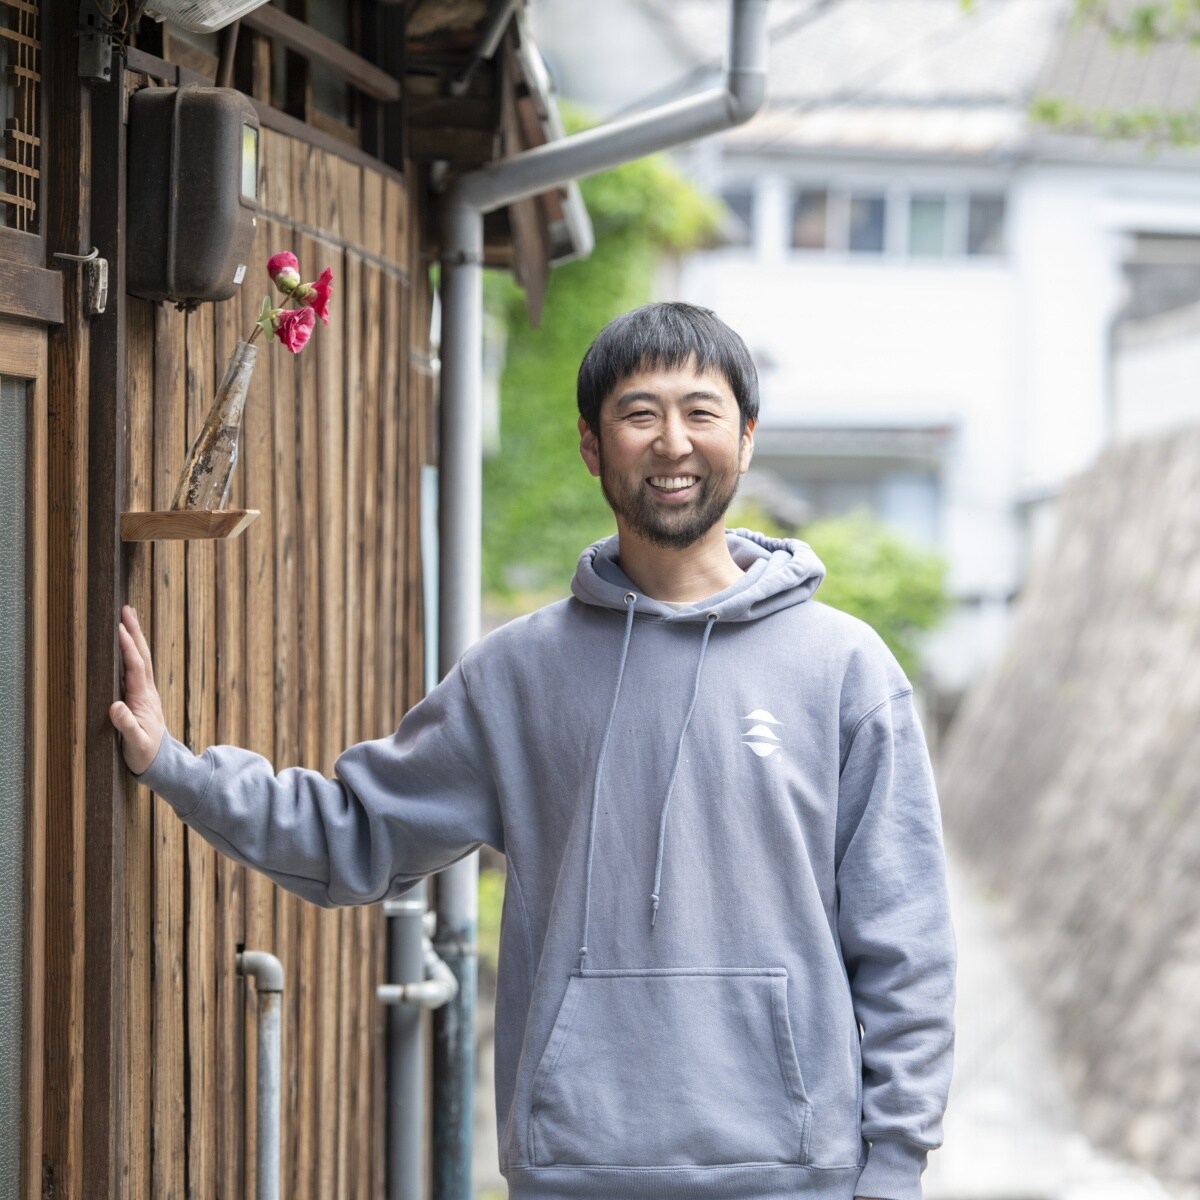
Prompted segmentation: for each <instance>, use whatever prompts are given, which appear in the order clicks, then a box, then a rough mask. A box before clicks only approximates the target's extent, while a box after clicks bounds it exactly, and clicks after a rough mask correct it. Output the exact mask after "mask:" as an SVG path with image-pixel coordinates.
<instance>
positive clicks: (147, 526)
mask: <svg viewBox="0 0 1200 1200" xmlns="http://www.w3.org/2000/svg"><path fill="white" fill-rule="evenodd" d="M258 517H259V510H258V509H257V508H229V509H220V510H218V511H217V512H202V511H200V510H198V509H183V510H181V511H177V510H175V509H169V510H167V511H165V512H126V513H122V514H121V541H123V542H165V541H172V542H179V541H196V540H199V539H201V538H208V539H213V538H232V537H237V536H238V534H239V533H241V532H242V531H243V530H244V529H245V528H246V527H247V526H248V525H250V524H252V523H253V522H254V521H256V520H257V519H258Z"/></svg>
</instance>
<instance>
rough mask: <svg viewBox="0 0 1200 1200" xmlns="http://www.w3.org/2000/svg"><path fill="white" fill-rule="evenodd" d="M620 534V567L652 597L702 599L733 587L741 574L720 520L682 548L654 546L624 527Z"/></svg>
mask: <svg viewBox="0 0 1200 1200" xmlns="http://www.w3.org/2000/svg"><path fill="white" fill-rule="evenodd" d="M618 534H619V548H618V561H619V563H620V566H621V570H622V571H624V572H625V574H626V575H627V576H628V577H629V581H630V582H631V583H632V584H633V585H634V586H635V587H636V588H638V589H639V590H640V591H642V592H644V593H645V594H646V595H647V596H649V597H650V598H651V599H652V600H666V601H669V602H670V603H672V604H686V603H689V602H694V601H696V600H703V599H704V598H705V597H707V596H714V595H716V594H717V592H723V591H724V590H725V589H726V588H728V587H732V586H733V585H734V584H735V583H736V582H737V581H738V580H739V579H740V578H741V577H742V574H743V572H742V568H741V567H739V566H738V565H737V563H735V562H734V561H733V557H732V556H731V555H730V553H729V547H728V546H727V545H726V542H725V530H724V529H723V528H722V527H721V524H720V523H719V522H718V524H716V525H714V526H713V528H712V529H710V530H709V531H708V533H706V534H705V535H704V536H703V537H702V538H700V540H699V541H697V542H693V543H692V545H690V546H688V547H686V548H685V549H683V550H671V549H668V548H666V547H664V546H655V545H653V544H651V543H650V542H647V541H646V540H645V539H644V538H640V537H638V536H637V535H636V534H632V533H630V532H629V531H628V530H624V529H618Z"/></svg>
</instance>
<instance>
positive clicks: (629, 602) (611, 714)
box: [579, 592, 695, 971]
mask: <svg viewBox="0 0 1200 1200" xmlns="http://www.w3.org/2000/svg"><path fill="white" fill-rule="evenodd" d="M624 604H625V640H624V642H622V644H621V662H620V665H619V666H618V667H617V686H616V688H615V689H614V690H613V698H612V707H611V708H610V709H609V711H608V724H607V725H605V727H604V737H603V739H602V740H601V742H600V754H599V756H598V757H597V759H596V778H595V782H594V783H593V784H592V811H591V814H590V815H589V817H588V849H587V873H586V876H585V882H584V888H583V940H582V943H581V945H580V947H579V969H580V970H581V971H582V970H583V963H584V959H586V958H587V952H588V949H587V939H588V923H589V921H590V920H591V915H592V858H593V857H594V855H595V851H596V809H597V807H598V805H599V802H600V776H601V774H602V772H603V770H604V755H605V752H606V751H607V750H608V737H609V734H610V733H612V727H613V721H614V720H615V719H616V716H617V702H618V701H619V700H620V698H621V680H622V679H623V678H624V676H625V661H626V659H627V658H628V657H629V640H630V638H631V637H632V636H633V611H634V609H635V608H636V607H637V596H636V595H635V594H634V593H633V592H626V593H625V597H624ZM694 703H695V701H694V700H693V704H694Z"/></svg>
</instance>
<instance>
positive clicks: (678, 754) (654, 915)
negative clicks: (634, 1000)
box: [650, 612, 720, 929]
mask: <svg viewBox="0 0 1200 1200" xmlns="http://www.w3.org/2000/svg"><path fill="white" fill-rule="evenodd" d="M718 620H720V615H719V614H718V613H715V612H710V613H709V614H708V617H707V619H706V620H705V622H704V636H703V637H702V638H701V639H700V658H699V661H698V662H697V663H696V679H695V682H694V683H693V684H692V702H691V703H690V704H689V705H688V710H687V716H686V717H684V718H683V728H682V729H681V730H680V731H679V744H678V745H677V746H676V747H675V765H674V766H673V767H672V768H671V781H670V782H669V783H668V784H667V794H666V795H665V796H664V797H663V806H662V814H661V815H660V817H659V819H658V852H657V854H656V855H655V856H654V890H653V891H652V892H651V893H650V928H651V929H653V928H654V923H655V921H657V920H658V902H659V897H660V894H661V890H662V868H663V854H664V852H665V851H666V848H667V809H668V808H670V806H671V796H672V794H673V793H674V791H675V780H676V778H677V777H678V775H679V764H680V762H681V761H682V760H683V739H684V738H685V737H686V736H687V731H688V726H689V725H690V724H691V723H692V713H694V712H695V711H696V700H697V699H698V698H699V696H700V672H701V670H702V669H703V667H704V652H705V650H707V649H708V638H709V635H710V634H711V633H712V631H713V626H714V625H716V623H717V621H718Z"/></svg>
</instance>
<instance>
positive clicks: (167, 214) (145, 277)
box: [125, 87, 259, 304]
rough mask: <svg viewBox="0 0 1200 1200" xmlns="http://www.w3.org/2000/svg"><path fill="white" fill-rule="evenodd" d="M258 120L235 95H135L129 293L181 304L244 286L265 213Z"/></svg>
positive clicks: (226, 91)
mask: <svg viewBox="0 0 1200 1200" xmlns="http://www.w3.org/2000/svg"><path fill="white" fill-rule="evenodd" d="M258 135H259V125H258V114H257V113H256V112H255V111H254V107H253V105H252V104H251V103H250V101H249V100H248V99H247V98H246V97H245V96H244V95H242V93H241V92H238V91H235V90H234V89H233V88H216V87H183V88H166V87H150V88H142V89H141V90H140V91H137V92H134V93H133V95H132V96H130V97H129V132H128V143H127V144H128V172H127V177H126V197H127V198H126V212H127V214H128V237H127V239H126V245H127V247H128V249H127V251H126V263H125V265H126V275H125V286H126V289H127V290H128V291H129V292H130V293H132V294H133V295H135V296H143V297H145V298H146V299H147V300H171V301H175V302H177V303H180V304H189V303H196V302H199V301H205V300H227V299H228V298H229V297H230V296H232V295H233V294H234V293H235V292H236V291H237V289H238V287H239V286H240V285H241V282H242V280H243V279H244V278H245V275H246V265H247V263H249V261H250V250H251V248H252V246H253V245H254V231H255V226H256V224H257V212H258V200H257V195H258Z"/></svg>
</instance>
